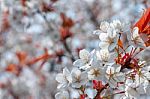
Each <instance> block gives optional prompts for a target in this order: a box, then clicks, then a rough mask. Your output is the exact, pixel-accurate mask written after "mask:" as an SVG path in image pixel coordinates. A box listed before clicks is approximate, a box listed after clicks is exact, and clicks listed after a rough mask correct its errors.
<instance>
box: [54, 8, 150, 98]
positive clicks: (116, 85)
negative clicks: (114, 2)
mask: <svg viewBox="0 0 150 99" xmlns="http://www.w3.org/2000/svg"><path fill="white" fill-rule="evenodd" d="M147 13H148V14H147ZM148 15H150V9H147V11H146V12H145V13H144V15H143V16H142V17H141V19H140V20H139V21H138V22H137V23H136V25H135V26H134V27H133V28H132V29H131V30H129V31H125V29H124V27H125V24H124V23H123V22H121V21H119V20H114V21H112V22H106V21H104V22H101V24H100V28H99V29H98V30H96V31H94V34H96V35H98V36H99V39H100V40H99V49H93V50H92V51H88V50H86V49H82V50H80V52H79V59H77V60H76V61H74V62H73V67H72V70H69V69H67V68H64V69H63V73H60V74H57V76H56V80H57V82H58V83H59V85H58V87H57V88H58V89H59V90H60V92H58V93H57V94H56V95H55V98H56V99H70V98H80V99H89V98H90V99H91V98H92V99H111V98H113V97H115V96H119V97H120V98H119V99H139V97H140V96H141V95H149V94H150V64H149V61H147V60H146V59H145V58H144V57H146V55H145V54H146V51H147V50H149V45H148V44H149V43H148V44H146V42H148V40H149V38H148V36H147V35H149V33H150V31H149V29H150V26H149V24H148V23H149V22H148V21H149V19H148ZM143 18H147V20H143ZM141 20H142V22H141ZM141 25H142V28H141V27H140V26H141ZM145 29H147V30H145ZM143 30H144V31H143ZM145 34H146V35H145ZM142 35H144V36H142ZM144 39H147V40H144ZM73 92H74V94H76V95H75V96H71V94H69V93H73Z"/></svg>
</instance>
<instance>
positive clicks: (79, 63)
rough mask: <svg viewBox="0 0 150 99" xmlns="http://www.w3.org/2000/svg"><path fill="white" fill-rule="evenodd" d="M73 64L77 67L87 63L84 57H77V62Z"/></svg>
mask: <svg viewBox="0 0 150 99" xmlns="http://www.w3.org/2000/svg"><path fill="white" fill-rule="evenodd" d="M73 65H74V66H77V67H81V66H84V65H85V61H84V60H82V59H77V60H76V61H75V62H73Z"/></svg>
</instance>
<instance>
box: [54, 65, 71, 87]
mask: <svg viewBox="0 0 150 99" xmlns="http://www.w3.org/2000/svg"><path fill="white" fill-rule="evenodd" d="M56 80H57V81H58V83H60V84H59V85H58V86H57V88H64V87H67V86H69V84H70V83H71V82H72V78H71V74H70V72H69V70H68V69H67V68H64V69H63V73H59V74H57V75H56Z"/></svg>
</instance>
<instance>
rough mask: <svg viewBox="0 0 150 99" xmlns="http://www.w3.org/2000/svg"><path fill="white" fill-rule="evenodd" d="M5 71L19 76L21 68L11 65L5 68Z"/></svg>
mask: <svg viewBox="0 0 150 99" xmlns="http://www.w3.org/2000/svg"><path fill="white" fill-rule="evenodd" d="M5 70H6V71H8V72H11V73H14V74H18V73H19V68H18V67H17V65H15V64H9V65H8V66H7V67H6V68H5Z"/></svg>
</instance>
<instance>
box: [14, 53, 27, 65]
mask: <svg viewBox="0 0 150 99" xmlns="http://www.w3.org/2000/svg"><path fill="white" fill-rule="evenodd" d="M16 55H17V57H18V59H19V64H21V65H22V64H25V62H26V58H27V53H25V52H17V53H16Z"/></svg>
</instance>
